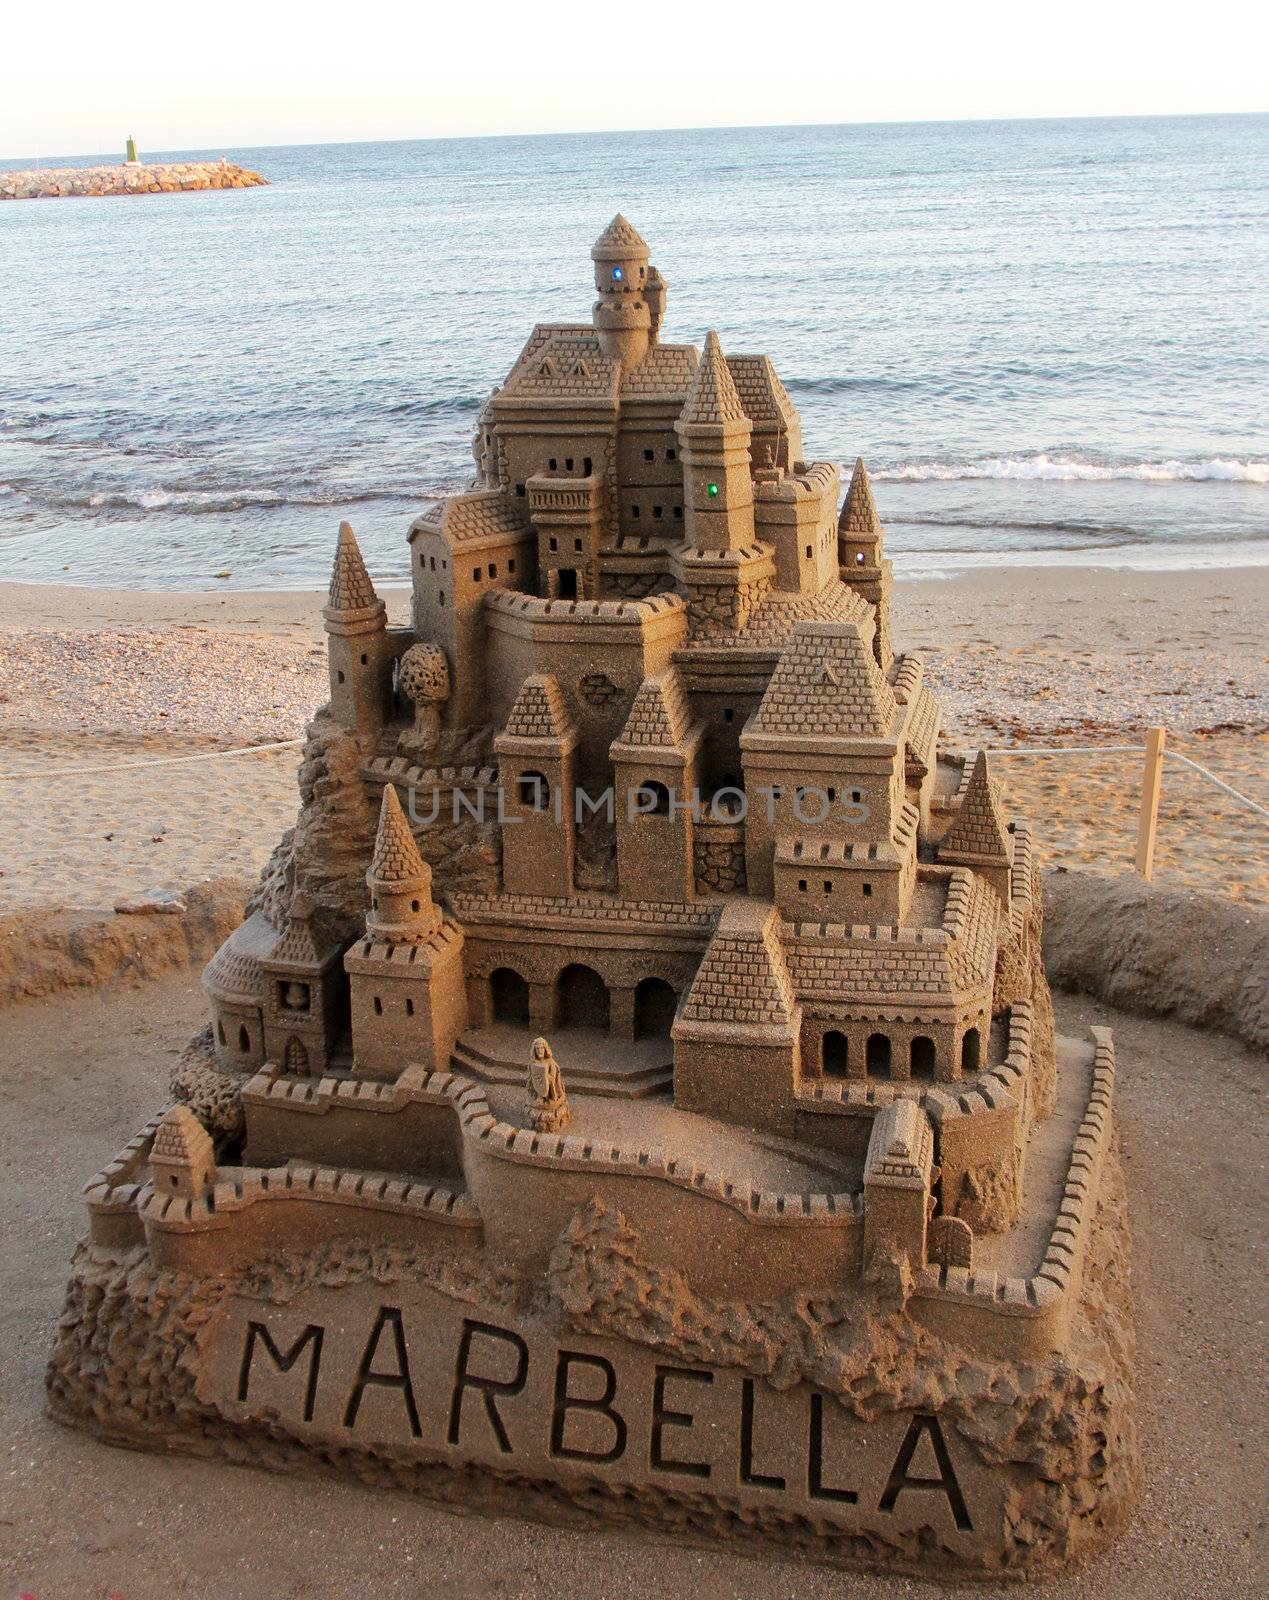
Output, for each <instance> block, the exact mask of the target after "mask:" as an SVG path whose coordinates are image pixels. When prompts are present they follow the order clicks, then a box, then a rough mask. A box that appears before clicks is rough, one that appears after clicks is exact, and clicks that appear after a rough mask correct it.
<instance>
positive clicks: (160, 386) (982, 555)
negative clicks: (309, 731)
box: [0, 116, 1269, 589]
mask: <svg viewBox="0 0 1269 1600" xmlns="http://www.w3.org/2000/svg"><path fill="white" fill-rule="evenodd" d="M177 154H178V152H171V151H169V152H159V151H152V150H143V155H144V156H145V157H146V158H147V159H154V160H158V159H163V158H164V157H174V156H176V155H177ZM179 154H180V155H181V156H182V157H184V158H190V159H194V158H211V159H215V158H218V157H219V156H221V155H222V154H223V155H226V156H227V157H228V158H229V159H230V160H231V161H235V162H238V163H241V164H242V165H244V166H247V167H250V168H254V169H255V170H257V171H259V172H261V173H263V174H264V175H265V176H266V177H267V178H268V179H269V180H270V186H269V187H268V188H261V189H246V190H235V191H221V192H202V193H190V194H176V195H162V196H147V197H144V198H131V199H117V200H111V199H77V200H72V199H63V200H56V201H28V202H25V203H24V202H15V203H7V204H0V290H2V292H0V578H7V579H18V580H28V581H45V582H47V581H57V582H71V583H82V584H97V585H111V586H118V587H134V586H137V587H147V586H148V587H154V588H167V589H204V588H216V587H218V586H228V587H242V588H246V587H275V588H290V587H297V586H309V585H313V584H317V583H321V582H323V581H324V580H325V577H326V574H327V572H328V569H329V561H330V554H331V550H332V546H333V542H334V537H335V533H336V530H337V526H338V524H339V522H340V520H341V519H344V518H347V519H348V520H349V521H351V522H352V524H353V526H354V528H355V529H356V531H357V534H358V536H359V538H360V540H361V542H362V546H363V548H364V550H365V551H366V554H367V558H368V561H369V563H370V566H371V570H372V572H373V573H374V574H375V575H376V576H378V577H380V578H384V579H391V578H403V577H404V576H405V575H406V573H407V571H408V561H407V550H406V544H405V532H406V528H407V526H408V524H409V522H410V520H411V518H413V517H414V516H415V515H417V513H418V512H419V511H420V510H421V509H424V508H425V507H426V506H427V505H428V504H429V503H431V502H432V501H433V500H434V499H435V498H436V497H437V496H440V495H443V494H445V493H447V492H451V491H453V490H455V489H459V488H461V487H463V486H464V485H465V484H466V483H467V481H468V480H469V478H470V476H471V473H472V470H473V468H472V459H471V453H470V444H471V436H472V432H473V428H474V425H475V421H476V416H477V412H478V409H479V407H480V405H481V402H482V399H483V398H484V396H485V395H486V394H487V393H488V391H489V390H490V389H491V388H492V387H493V386H494V385H495V384H497V383H499V382H500V381H501V380H502V379H503V377H504V376H505V374H506V372H507V371H508V370H509V368H510V366H511V364H512V362H513V361H514V359H515V357H516V355H517V353H518V351H519V350H520V348H521V346H522V344H523V342H524V340H525V338H526V337H527V335H528V333H529V331H530V329H531V328H532V326H533V324H534V322H535V321H574V322H579V321H580V322H586V321H588V320H589V316H590V306H591V302H592V300H593V297H594V295H593V288H592V279H591V263H590V260H589V255H588V251H589V248H590V245H591V243H592V241H593V240H594V239H595V237H596V236H597V235H598V234H599V233H600V231H601V230H602V229H603V227H604V226H605V225H606V223H607V222H608V221H609V219H610V218H611V217H612V215H613V214H614V212H616V211H618V210H620V211H622V212H624V213H625V214H626V216H628V217H629V218H630V220H631V221H632V222H633V223H634V224H635V226H636V227H637V228H638V229H639V230H640V232H641V233H642V234H643V235H644V237H645V238H646V239H647V240H648V242H649V244H650V245H651V247H652V258H653V260H654V262H655V263H656V264H657V266H658V267H659V268H660V269H661V271H662V273H663V274H664V276H665V278H666V280H667V283H668V286H669V288H668V297H667V306H666V320H665V328H664V336H665V337H666V338H667V339H668V340H675V341H686V340H691V341H694V342H697V343H699V342H700V341H701V340H702V338H703V336H704V334H705V332H706V330H707V329H709V328H714V329H717V331H718V334H719V336H720V338H721V340H722V342H723V347H724V349H725V350H729V351H736V352H741V351H755V350H756V351H765V352H767V353H768V354H770V356H771V357H772V359H773V360H774V362H775V366H776V369H777V371H778V372H779V373H780V375H781V377H782V378H783V380H784V383H785V385H786V387H787V389H788V391H789V393H790V395H791V396H792V397H793V400H794V403H795V404H796V405H797V406H798V408H799V410H800V412H801V415H802V422H803V436H804V441H805V447H806V453H807V455H808V457H810V458H812V459H830V460H837V461H840V462H842V463H843V464H844V466H845V467H846V468H847V469H848V468H849V465H850V463H852V462H853V460H854V459H855V457H856V456H858V455H863V456H864V457H865V458H866V460H867V462H868V466H869V470H870V473H871V475H872V478H873V480H874V485H875V492H876V497H877V501H878V504H879V507H880V510H881V514H882V517H883V520H884V522H885V524H886V528H887V549H888V552H889V553H890V554H891V555H892V556H893V557H894V559H895V562H896V567H897V568H898V570H899V571H900V572H901V573H904V572H906V573H922V574H942V573H950V572H954V571H956V570H957V569H958V568H961V567H964V566H966V565H1007V564H1016V563H1020V562H1022V563H1035V562H1042V563H1067V562H1075V563H1081V564H1084V563H1090V562H1091V563H1100V564H1105V565H1112V566H1113V565H1155V566H1175V567H1187V566H1198V565H1204V564H1226V565H1237V564H1245V563H1257V564H1258V563H1263V562H1266V561H1269V334H1267V332H1266V330H1269V225H1267V224H1269V117H1266V116H1228V117H1185V118H1146V119H1128V118H1122V119H1120V118H1114V119H1098V120H1061V121H1042V120H1034V121H998V122H948V123H937V122H924V123H908V124H897V123H887V124H874V125H845V126H838V127H820V126H816V127H781V128H743V129H711V130H707V131H694V132H683V131H676V132H647V133H621V134H579V135H568V136H556V135H553V136H550V137H523V138H486V139H434V140H421V141H410V142H392V143H379V144H338V145H301V146H295V147H291V148H281V147H273V148H266V149H234V148H228V149H224V150H221V149H215V150H205V151H184V152H179ZM110 159H117V153H116V156H115V157H111V156H104V155H98V156H89V155H79V156H67V157H64V158H58V160H57V161H51V160H49V158H47V157H45V158H44V165H83V164H91V163H93V162H95V161H104V160H110ZM31 164H32V162H31V161H30V159H29V158H28V159H23V158H22V157H21V156H17V157H13V158H11V159H10V160H8V161H6V162H4V163H0V165H5V166H8V167H22V166H29V165H31Z"/></svg>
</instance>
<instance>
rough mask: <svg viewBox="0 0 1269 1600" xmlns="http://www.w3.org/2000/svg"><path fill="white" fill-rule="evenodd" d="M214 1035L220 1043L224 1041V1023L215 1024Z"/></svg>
mask: <svg viewBox="0 0 1269 1600" xmlns="http://www.w3.org/2000/svg"><path fill="white" fill-rule="evenodd" d="M216 1037H217V1038H218V1039H219V1040H220V1042H221V1044H224V1043H225V1024H224V1023H223V1022H218V1023H217V1024H216Z"/></svg>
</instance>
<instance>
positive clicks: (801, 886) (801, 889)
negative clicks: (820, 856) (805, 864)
mask: <svg viewBox="0 0 1269 1600" xmlns="http://www.w3.org/2000/svg"><path fill="white" fill-rule="evenodd" d="M798 893H799V894H805V893H806V879H805V878H799V879H798Z"/></svg>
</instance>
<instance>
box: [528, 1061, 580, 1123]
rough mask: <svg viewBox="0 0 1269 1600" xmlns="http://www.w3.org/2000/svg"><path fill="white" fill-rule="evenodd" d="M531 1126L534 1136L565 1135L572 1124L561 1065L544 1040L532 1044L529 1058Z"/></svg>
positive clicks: (571, 1114)
mask: <svg viewBox="0 0 1269 1600" xmlns="http://www.w3.org/2000/svg"><path fill="white" fill-rule="evenodd" d="M528 1088H529V1094H530V1095H531V1097H532V1099H531V1101H530V1104H529V1123H530V1125H531V1126H532V1128H533V1131H534V1132H535V1133H563V1131H564V1129H565V1128H567V1127H568V1125H569V1123H570V1122H571V1121H572V1117H573V1113H572V1111H571V1110H570V1109H569V1104H568V1096H567V1095H566V1094H565V1093H564V1079H563V1077H562V1076H561V1074H560V1064H559V1062H558V1061H557V1060H556V1059H555V1056H554V1055H553V1054H552V1052H551V1047H550V1045H549V1044H548V1043H547V1042H546V1040H545V1039H535V1040H534V1041H533V1053H532V1055H531V1056H530V1058H529V1084H528Z"/></svg>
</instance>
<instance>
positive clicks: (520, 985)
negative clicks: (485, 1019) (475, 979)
mask: <svg viewBox="0 0 1269 1600" xmlns="http://www.w3.org/2000/svg"><path fill="white" fill-rule="evenodd" d="M489 998H490V1002H491V1005H492V1009H493V1019H494V1021H495V1022H513V1023H516V1024H518V1025H519V1026H521V1027H527V1026H528V1022H529V986H528V984H527V983H526V982H525V981H524V979H523V978H522V977H521V976H520V974H519V973H518V972H513V971H512V969H511V968H510V967H499V968H498V969H497V971H496V972H494V974H493V976H492V977H491V978H490V979H489Z"/></svg>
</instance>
